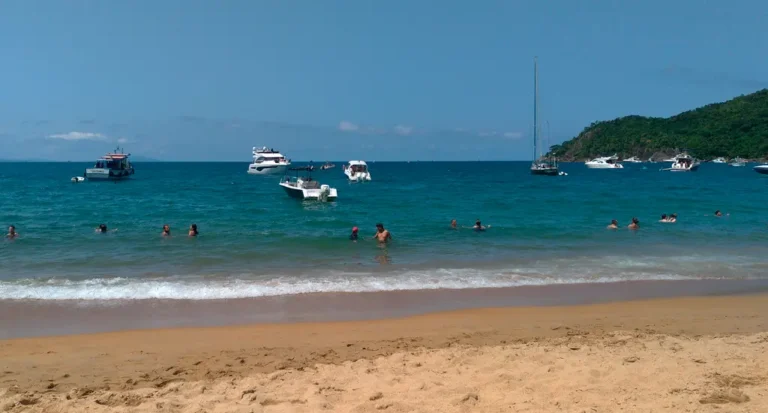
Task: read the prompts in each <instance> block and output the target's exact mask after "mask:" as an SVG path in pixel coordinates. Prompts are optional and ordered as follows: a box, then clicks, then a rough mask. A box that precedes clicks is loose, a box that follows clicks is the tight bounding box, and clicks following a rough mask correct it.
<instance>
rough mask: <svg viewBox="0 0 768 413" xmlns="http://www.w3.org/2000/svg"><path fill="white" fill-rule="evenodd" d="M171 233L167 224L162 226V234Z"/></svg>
mask: <svg viewBox="0 0 768 413" xmlns="http://www.w3.org/2000/svg"><path fill="white" fill-rule="evenodd" d="M170 233H171V226H170V225H168V224H165V225H163V234H164V235H168V234H170Z"/></svg>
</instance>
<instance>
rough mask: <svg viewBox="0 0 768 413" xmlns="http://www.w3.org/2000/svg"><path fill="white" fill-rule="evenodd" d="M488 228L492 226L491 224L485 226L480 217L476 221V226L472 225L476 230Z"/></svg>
mask: <svg viewBox="0 0 768 413" xmlns="http://www.w3.org/2000/svg"><path fill="white" fill-rule="evenodd" d="M487 228H490V226H487V227H484V226H483V224H482V223H480V220H479V219H478V220H477V221H475V226H474V227H472V229H474V230H475V231H485V230H486V229H487Z"/></svg>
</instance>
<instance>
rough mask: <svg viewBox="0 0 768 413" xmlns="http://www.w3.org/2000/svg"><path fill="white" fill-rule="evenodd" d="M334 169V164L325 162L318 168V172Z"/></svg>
mask: <svg viewBox="0 0 768 413" xmlns="http://www.w3.org/2000/svg"><path fill="white" fill-rule="evenodd" d="M335 167H336V165H334V164H332V163H330V162H326V163H324V164H323V165H322V166H321V167H320V170H323V171H325V170H327V169H333V168H335Z"/></svg>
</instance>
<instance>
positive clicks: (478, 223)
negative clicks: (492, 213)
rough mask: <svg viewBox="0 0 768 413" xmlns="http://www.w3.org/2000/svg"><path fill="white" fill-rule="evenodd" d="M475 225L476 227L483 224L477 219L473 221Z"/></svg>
mask: <svg viewBox="0 0 768 413" xmlns="http://www.w3.org/2000/svg"><path fill="white" fill-rule="evenodd" d="M475 226H476V227H482V226H483V224H481V223H480V220H479V219H478V220H477V221H475Z"/></svg>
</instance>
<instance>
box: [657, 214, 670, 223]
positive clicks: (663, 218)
mask: <svg viewBox="0 0 768 413" xmlns="http://www.w3.org/2000/svg"><path fill="white" fill-rule="evenodd" d="M659 222H669V218H667V214H661V219H660V220H659Z"/></svg>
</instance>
